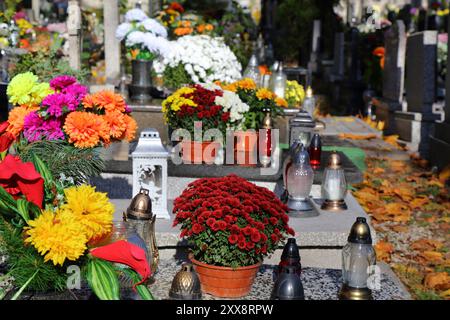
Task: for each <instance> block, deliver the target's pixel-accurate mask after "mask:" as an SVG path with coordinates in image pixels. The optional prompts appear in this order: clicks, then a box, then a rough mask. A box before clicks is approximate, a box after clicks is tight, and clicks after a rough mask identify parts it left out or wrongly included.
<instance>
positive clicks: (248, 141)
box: [234, 131, 258, 167]
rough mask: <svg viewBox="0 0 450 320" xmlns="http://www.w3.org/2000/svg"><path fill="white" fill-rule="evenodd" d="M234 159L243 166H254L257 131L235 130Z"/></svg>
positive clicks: (256, 150) (256, 151) (256, 157)
mask: <svg viewBox="0 0 450 320" xmlns="http://www.w3.org/2000/svg"><path fill="white" fill-rule="evenodd" d="M234 137H235V138H234V139H235V140H234V161H235V163H237V164H238V165H241V166H245V167H256V164H257V163H258V133H257V132H256V131H236V132H235V133H234Z"/></svg>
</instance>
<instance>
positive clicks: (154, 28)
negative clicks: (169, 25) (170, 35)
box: [140, 18, 167, 38]
mask: <svg viewBox="0 0 450 320" xmlns="http://www.w3.org/2000/svg"><path fill="white" fill-rule="evenodd" d="M140 25H142V26H143V27H144V29H145V30H147V31H150V32H152V33H153V34H155V35H157V36H161V37H164V38H167V30H166V28H164V26H163V25H162V24H160V23H159V22H158V21H156V20H155V19H151V18H148V19H145V20H144V21H142V22H141V23H140Z"/></svg>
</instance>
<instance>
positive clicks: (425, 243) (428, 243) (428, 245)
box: [411, 239, 444, 251]
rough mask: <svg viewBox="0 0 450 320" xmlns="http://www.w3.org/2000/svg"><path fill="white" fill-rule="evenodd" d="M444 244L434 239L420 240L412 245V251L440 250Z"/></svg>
mask: <svg viewBox="0 0 450 320" xmlns="http://www.w3.org/2000/svg"><path fill="white" fill-rule="evenodd" d="M443 246H444V244H443V243H442V242H441V241H438V240H433V239H419V240H416V241H414V242H413V243H412V244H411V249H413V250H418V251H431V250H439V249H440V248H442V247H443Z"/></svg>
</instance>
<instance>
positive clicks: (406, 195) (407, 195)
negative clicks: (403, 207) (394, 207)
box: [393, 186, 415, 202]
mask: <svg viewBox="0 0 450 320" xmlns="http://www.w3.org/2000/svg"><path fill="white" fill-rule="evenodd" d="M393 192H394V193H395V194H396V195H398V196H399V197H400V198H401V199H402V200H403V201H406V202H409V201H411V200H412V199H413V197H414V194H415V192H414V191H413V190H412V189H411V188H407V187H405V186H402V187H400V188H395V189H394V190H393Z"/></svg>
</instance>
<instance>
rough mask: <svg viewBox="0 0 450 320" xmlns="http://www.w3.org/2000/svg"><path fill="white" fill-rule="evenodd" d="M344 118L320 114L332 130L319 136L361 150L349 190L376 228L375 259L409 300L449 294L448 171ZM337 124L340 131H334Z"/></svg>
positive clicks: (329, 142)
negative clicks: (359, 168)
mask: <svg viewBox="0 0 450 320" xmlns="http://www.w3.org/2000/svg"><path fill="white" fill-rule="evenodd" d="M345 118H349V119H350V117H345ZM349 119H347V120H342V119H341V121H335V120H327V119H326V118H325V121H324V122H327V121H328V122H330V123H331V125H330V129H332V130H329V132H328V133H329V134H327V132H325V133H324V134H323V141H324V145H325V146H326V147H327V148H333V146H336V148H337V147H343V148H350V149H352V148H358V149H359V150H360V151H362V152H363V156H364V158H365V159H364V163H365V167H366V169H365V171H364V181H363V182H362V183H360V184H358V185H355V186H353V187H354V190H353V191H352V192H353V195H354V196H355V198H356V199H357V200H358V202H359V203H360V205H361V206H362V207H363V208H364V209H365V210H366V212H367V213H368V215H369V216H370V217H371V223H372V225H373V226H374V228H375V230H376V232H377V238H378V239H379V242H378V243H377V245H376V251H377V258H378V260H379V261H385V262H387V263H388V264H389V265H390V266H391V268H392V269H393V270H394V272H395V273H396V274H397V276H398V277H399V278H400V279H401V280H402V281H403V282H404V284H405V285H406V286H407V287H408V288H409V290H410V292H411V294H412V296H413V297H414V298H415V299H450V269H449V266H450V252H449V248H450V236H449V229H450V196H449V194H450V193H449V190H448V187H446V186H445V180H446V179H448V176H449V174H448V173H447V172H445V171H444V172H442V173H441V174H440V175H438V174H436V173H433V172H432V171H431V170H430V168H428V167H427V162H426V161H424V160H422V159H420V158H417V157H415V156H413V155H410V154H409V153H408V152H407V151H406V150H403V149H402V148H401V147H399V146H397V143H396V140H395V139H394V138H395V137H382V136H381V135H378V134H376V133H373V131H372V130H370V129H372V128H370V129H369V128H367V130H365V129H364V126H361V122H360V121H359V120H355V121H354V123H355V124H357V125H352V123H353V121H352V120H349ZM343 123H345V124H343ZM340 128H342V129H343V132H344V134H342V132H341V133H340V134H338V133H339V129H340ZM333 131H334V132H336V134H333ZM374 134H375V136H373V135H374ZM364 135H366V136H369V135H372V136H371V138H370V139H365V138H363V136H364ZM356 161H361V159H356Z"/></svg>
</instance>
